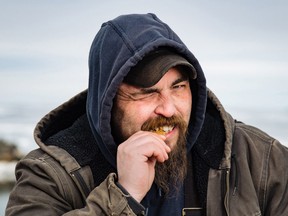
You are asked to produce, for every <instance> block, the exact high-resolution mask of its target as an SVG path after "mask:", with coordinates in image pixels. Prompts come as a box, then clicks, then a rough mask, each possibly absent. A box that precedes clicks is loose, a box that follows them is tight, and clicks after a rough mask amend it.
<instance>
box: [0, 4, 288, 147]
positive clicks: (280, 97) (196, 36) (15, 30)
mask: <svg viewBox="0 0 288 216" xmlns="http://www.w3.org/2000/svg"><path fill="white" fill-rule="evenodd" d="M0 2H1V7H0V77H1V78H0V103H2V104H19V105H21V106H27V107H30V106H31V107H32V106H41V105H43V109H44V110H45V111H49V110H50V109H51V108H54V107H55V106H58V105H59V104H60V103H62V102H63V101H65V100H67V99H69V98H70V97H71V96H73V95H75V94H76V93H78V92H79V91H81V90H83V89H85V88H86V87H87V80H88V70H87V69H88V64H87V62H88V60H87V59H88V52H89V48H90V45H91V42H92V40H93V38H94V36H95V34H96V33H97V31H98V30H99V28H100V26H101V24H102V23H103V22H105V21H107V20H110V19H113V18H115V17H116V16H118V15H121V14H127V13H147V12H152V13H155V14H157V16H158V17H159V18H160V19H162V20H163V21H165V22H166V23H168V24H169V25H170V27H171V28H172V29H173V30H174V31H175V32H176V33H177V34H178V35H179V36H180V38H181V39H182V40H183V41H184V42H185V43H186V44H187V46H188V47H189V48H190V50H191V51H192V52H193V53H194V54H195V56H196V57H197V58H198V60H199V61H200V64H201V65H202V67H203V69H204V72H205V73H206V77H207V80H208V86H209V87H210V88H211V89H212V90H213V91H214V92H215V93H216V95H217V96H218V97H219V98H220V100H221V101H222V103H223V105H224V106H225V107H226V108H227V110H228V111H230V112H231V113H232V114H233V115H234V116H235V117H237V118H238V119H239V118H240V119H241V120H242V119H244V120H245V121H247V122H248V123H252V124H256V126H260V127H262V126H263V127H264V129H265V130H266V129H267V130H268V131H269V132H270V131H271V132H272V133H273V134H275V135H276V136H278V135H279V136H281V139H282V138H284V139H285V141H286V142H287V143H288V139H287V134H288V131H287V125H288V119H287V117H285V116H288V102H287V101H288V88H287V86H286V85H287V83H288V71H287V68H288V43H287V42H288V39H287V38H288V28H287V26H288V13H287V10H288V1H284V0H282V1H280V0H275V1H271V0H270V1H267V0H250V1H248V0H239V1H237V0H229V1H228V0H217V1H211V0H210V1H207V0H201V1H200V0H199V1H191V0H180V1H176V0H174V1H172V0H165V1H164V0H163V1H162V0H158V1H152V0H137V1H132V0H130V1H128V0H121V1H112V0H106V1H103V0H101V1H98V0H94V1H92V0H87V1H86V0H83V1H75V0H69V1H68V0H66V1H65V0H62V1H59V0H57V1H56V0H49V1H39V0H25V1H20V0H9V1H8V0H7V1H4V0H0ZM24 104H25V105H24ZM45 111H43V112H45ZM0 112H1V110H0ZM285 114H286V115H285ZM263 118H265V120H264V119H263ZM255 119H256V120H255ZM276 120H277V121H276ZM271 124H280V125H281V128H282V131H281V132H275V131H276V130H275V129H274V130H275V131H274V130H273V128H272V126H271ZM266 125H270V126H268V127H267V126H266ZM263 127H262V128H263ZM283 127H284V129H283ZM285 134H286V135H285ZM285 136H286V137H285Z"/></svg>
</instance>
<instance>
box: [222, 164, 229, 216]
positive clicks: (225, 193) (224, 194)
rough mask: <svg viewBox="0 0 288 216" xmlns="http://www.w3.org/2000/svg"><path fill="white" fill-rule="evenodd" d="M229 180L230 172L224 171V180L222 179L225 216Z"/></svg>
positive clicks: (227, 203) (227, 210) (227, 213)
mask: <svg viewBox="0 0 288 216" xmlns="http://www.w3.org/2000/svg"><path fill="white" fill-rule="evenodd" d="M229 179H230V170H229V169H226V170H225V171H224V178H223V183H222V184H223V189H224V190H223V196H224V207H225V211H226V215H227V216H229V215H230V214H229V209H230V206H229V185H230V183H229Z"/></svg>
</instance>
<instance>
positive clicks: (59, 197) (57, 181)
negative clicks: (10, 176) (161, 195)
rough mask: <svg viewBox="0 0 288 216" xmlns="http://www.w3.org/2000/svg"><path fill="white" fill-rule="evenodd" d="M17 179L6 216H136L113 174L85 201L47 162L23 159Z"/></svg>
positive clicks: (18, 167) (70, 183)
mask: <svg viewBox="0 0 288 216" xmlns="http://www.w3.org/2000/svg"><path fill="white" fill-rule="evenodd" d="M16 179H17V182H16V185H15V187H14V189H13V190H12V192H11V194H10V197H9V201H8V204H7V208H6V214H5V215H6V216H16V215H17V216H18V215H21V216H26V215H27V216H31V215H39V214H41V216H46V215H47V216H48V215H49V216H56V215H57V216H59V215H65V216H72V215H75V216H76V215H81V216H85V215H87V216H88V215H97V216H98V215H136V214H135V213H134V212H133V211H132V209H131V208H130V206H129V204H128V199H127V198H128V197H129V195H125V194H124V193H123V192H122V190H120V189H119V188H118V187H117V186H116V184H115V179H116V174H113V173H112V174H110V175H109V176H108V177H107V178H106V180H104V181H103V182H102V183H101V184H100V185H99V186H98V187H96V188H94V189H93V190H92V191H91V192H90V194H89V195H88V197H87V199H86V201H83V199H82V198H81V197H82V196H81V194H80V192H79V190H78V189H77V187H76V186H75V183H74V182H73V180H72V179H71V178H70V176H69V175H68V174H67V173H65V172H64V169H61V167H60V166H59V164H56V163H55V164H52V163H51V161H50V162H49V163H48V162H47V160H45V159H42V160H41V158H37V159H35V158H25V159H22V160H21V161H20V162H19V163H18V164H17V166H16ZM143 210H144V208H143ZM143 212H144V211H143ZM142 214H143V213H142V212H140V214H139V215H142ZM137 215H138V214H137Z"/></svg>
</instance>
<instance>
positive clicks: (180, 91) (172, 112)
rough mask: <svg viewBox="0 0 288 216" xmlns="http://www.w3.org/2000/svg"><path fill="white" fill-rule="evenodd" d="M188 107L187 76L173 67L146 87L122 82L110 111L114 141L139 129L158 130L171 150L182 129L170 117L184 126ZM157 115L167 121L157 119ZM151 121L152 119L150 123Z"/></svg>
mask: <svg viewBox="0 0 288 216" xmlns="http://www.w3.org/2000/svg"><path fill="white" fill-rule="evenodd" d="M191 109H192V93H191V89H190V85H189V79H188V76H187V75H186V74H184V73H183V72H181V71H180V70H179V69H177V68H171V69H170V70H168V72H167V73H166V74H165V75H164V76H163V77H162V78H161V79H160V80H159V82H158V83H156V84H155V85H154V86H152V87H149V88H140V87H135V86H131V85H128V84H125V83H123V84H121V86H120V87H119V90H118V93H117V95H116V97H115V100H114V106H113V110H112V130H113V135H114V137H115V138H116V140H117V142H123V141H125V140H126V139H128V138H129V137H130V136H131V135H133V134H134V133H136V132H137V131H139V130H151V131H159V130H160V131H162V132H163V133H164V135H165V136H166V140H165V142H166V143H167V145H169V146H170V147H171V148H172V149H173V148H174V147H175V145H176V143H177V141H178V138H179V134H180V133H181V132H182V133H183V131H180V130H183V128H182V129H180V127H179V126H178V123H177V122H175V121H174V120H173V119H175V118H176V119H181V120H182V121H183V122H184V123H185V124H186V125H188V123H189V119H190V114H191ZM159 118H160V119H167V121H166V120H165V121H163V120H161V121H160V122H159V121H158V119H159ZM170 119H172V120H170ZM151 121H152V122H153V121H154V122H153V123H152V124H151ZM147 122H148V124H149V126H148V129H147ZM143 126H144V127H143ZM145 127H146V129H143V128H145Z"/></svg>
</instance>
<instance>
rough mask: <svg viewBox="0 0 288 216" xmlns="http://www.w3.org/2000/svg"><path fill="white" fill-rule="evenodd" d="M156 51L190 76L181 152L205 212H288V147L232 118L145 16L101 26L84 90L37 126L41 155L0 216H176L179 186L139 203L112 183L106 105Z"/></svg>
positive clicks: (24, 171) (20, 172)
mask: <svg viewBox="0 0 288 216" xmlns="http://www.w3.org/2000/svg"><path fill="white" fill-rule="evenodd" d="M128 21H129V22H128ZM131 26H133V28H131ZM135 26H137V27H138V28H135ZM107 35H109V37H108V36H107ZM159 47H170V48H172V49H174V50H175V51H176V52H178V53H179V54H181V55H183V56H184V57H185V58H186V59H187V60H188V61H189V62H190V63H191V64H193V66H194V67H195V68H196V70H197V79H196V80H195V81H192V80H191V86H192V94H193V113H192V118H191V121H190V124H189V136H188V138H187V152H188V153H189V154H191V157H192V170H193V175H194V184H195V186H196V188H197V195H198V199H199V205H200V206H201V207H202V208H203V215H213V216H217V215H219V216H220V215H221V216H222V215H233V216H234V215H266V216H268V215H273V216H274V215H288V187H287V180H288V171H287V164H288V150H287V148H286V147H284V146H282V145H281V144H280V143H279V142H278V141H277V140H275V139H273V138H271V137H270V136H268V135H267V134H265V133H264V132H262V131H260V130H259V129H257V128H254V127H251V126H248V125H245V124H244V123H241V122H238V121H236V120H234V119H233V118H232V117H231V116H230V115H229V114H228V113H227V112H226V111H225V110H224V108H223V107H222V105H221V103H220V102H219V100H218V99H217V97H216V96H215V95H214V94H213V93H212V91H210V90H209V89H208V88H206V84H205V77H204V74H203V71H202V69H201V67H200V65H199V63H198V61H197V60H196V59H195V57H194V56H193V54H192V53H191V52H190V51H189V50H188V48H187V47H186V46H185V45H184V44H183V43H182V41H181V40H180V39H179V37H178V36H177V35H176V34H175V33H174V32H173V31H172V30H171V29H170V28H169V27H168V26H167V25H166V24H165V23H163V22H162V21H161V20H159V19H158V18H157V17H156V16H155V15H153V14H147V15H128V16H120V17H118V18H116V19H114V20H111V21H109V22H107V23H104V24H103V25H102V27H101V29H100V31H99V33H98V34H97V35H96V38H95V40H94V42H93V44H92V46H91V52H90V57H89V71H90V79H89V88H88V91H87V90H85V91H83V92H81V93H79V94H78V95H76V96H75V97H73V98H72V99H71V100H69V101H68V102H66V103H64V104H62V105H61V106H59V107H58V108H56V109H55V110H53V111H51V112H50V113H49V114H47V115H46V116H45V117H44V118H43V119H42V120H41V121H40V122H39V123H38V125H37V126H36V129H35V133H34V136H35V140H36V143H37V144H38V145H39V149H36V150H34V151H32V152H31V153H29V154H28V155H27V156H26V157H25V158H23V159H22V160H21V161H20V162H19V163H18V165H17V167H16V178H17V183H16V186H15V188H14V189H13V191H12V192H11V195H10V199H9V202H8V205H7V210H6V215H7V216H8V215H9V216H12V215H29V216H30V215H36V214H37V215H38V214H39V213H41V215H50V216H51V215H55V216H56V215H66V216H68V215H144V214H146V215H157V216H158V215H159V216H160V215H181V210H182V208H183V207H184V191H183V188H182V189H181V193H180V194H179V196H178V197H172V198H169V199H165V198H164V197H163V196H162V195H161V193H159V190H158V189H157V187H156V186H155V185H153V186H152V187H151V190H150V191H149V192H148V193H147V195H146V197H145V198H144V200H143V201H142V202H141V204H140V203H137V202H136V201H135V200H134V199H133V197H130V196H129V194H127V193H125V191H124V190H121V189H120V188H119V187H118V186H117V169H116V162H115V161H116V151H117V143H115V142H114V139H113V137H112V134H111V126H110V120H111V109H112V106H113V98H114V96H115V94H116V91H117V89H118V86H119V85H120V83H121V82H122V80H123V78H124V77H125V76H126V74H127V73H128V72H129V70H130V68H131V67H133V66H134V65H136V64H137V62H138V61H140V60H141V59H142V58H143V57H144V56H145V55H147V54H148V53H149V52H151V51H152V50H154V49H157V48H159ZM192 170H189V171H191V172H192Z"/></svg>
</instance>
